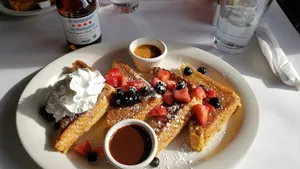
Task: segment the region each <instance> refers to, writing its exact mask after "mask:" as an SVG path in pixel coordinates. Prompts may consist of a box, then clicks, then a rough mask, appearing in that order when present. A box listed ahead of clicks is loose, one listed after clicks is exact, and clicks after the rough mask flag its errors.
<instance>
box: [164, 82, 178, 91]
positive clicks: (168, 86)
mask: <svg viewBox="0 0 300 169" xmlns="http://www.w3.org/2000/svg"><path fill="white" fill-rule="evenodd" d="M166 84H167V89H170V90H172V89H176V82H175V81H173V80H168V81H166Z"/></svg>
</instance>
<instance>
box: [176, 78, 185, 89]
mask: <svg viewBox="0 0 300 169" xmlns="http://www.w3.org/2000/svg"><path fill="white" fill-rule="evenodd" d="M186 87H187V84H186V83H185V81H183V80H180V81H179V82H178V83H177V88H176V90H181V89H183V88H186Z"/></svg>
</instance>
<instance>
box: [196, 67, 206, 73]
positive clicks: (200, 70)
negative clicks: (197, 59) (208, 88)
mask: <svg viewBox="0 0 300 169" xmlns="http://www.w3.org/2000/svg"><path fill="white" fill-rule="evenodd" d="M197 71H198V72H200V73H202V74H205V73H206V72H207V69H206V68H205V67H199V68H198V69H197Z"/></svg>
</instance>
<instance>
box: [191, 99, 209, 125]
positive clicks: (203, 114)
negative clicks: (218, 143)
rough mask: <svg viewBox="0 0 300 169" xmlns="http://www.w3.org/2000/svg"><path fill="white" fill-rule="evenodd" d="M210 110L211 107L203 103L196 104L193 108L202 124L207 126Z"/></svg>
mask: <svg viewBox="0 0 300 169" xmlns="http://www.w3.org/2000/svg"><path fill="white" fill-rule="evenodd" d="M208 111H209V108H208V107H207V106H205V105H202V104H196V105H195V106H194V107H193V109H192V112H193V113H195V114H196V115H197V117H198V120H199V122H200V124H201V125H203V126H205V125H206V123H207V120H208Z"/></svg>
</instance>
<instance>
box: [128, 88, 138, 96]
mask: <svg viewBox="0 0 300 169" xmlns="http://www.w3.org/2000/svg"><path fill="white" fill-rule="evenodd" d="M136 92H137V90H136V88H135V87H134V86H130V87H129V89H128V95H129V96H135V95H136Z"/></svg>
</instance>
